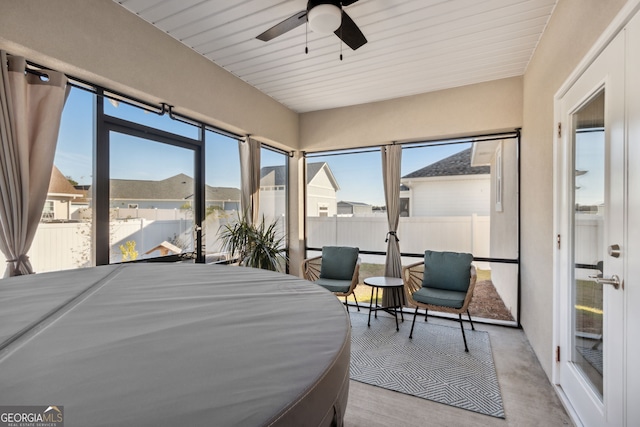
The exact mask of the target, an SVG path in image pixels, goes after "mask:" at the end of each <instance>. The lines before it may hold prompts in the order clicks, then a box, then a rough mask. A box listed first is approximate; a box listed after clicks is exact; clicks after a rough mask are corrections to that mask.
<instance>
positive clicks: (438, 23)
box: [114, 0, 557, 112]
mask: <svg viewBox="0 0 640 427" xmlns="http://www.w3.org/2000/svg"><path fill="white" fill-rule="evenodd" d="M114 1H116V2H117V3H120V4H121V5H122V6H124V7H125V8H127V9H128V10H130V11H131V12H133V13H136V14H137V15H139V16H140V17H141V18H143V19H144V20H146V21H148V22H150V23H152V24H153V25H155V26H156V27H157V28H159V29H161V30H162V31H165V32H167V33H168V34H170V35H171V36H173V37H174V38H176V39H177V40H179V41H181V42H182V43H184V44H185V45H186V46H188V47H190V48H192V49H193V50H195V51H196V52H199V53H200V54H202V55H204V56H205V57H207V58H209V59H210V60H211V61H213V62H214V63H216V64H218V65H219V66H221V67H223V68H224V69H226V70H227V71H229V72H231V73H233V74H234V75H236V76H238V77H239V78H241V79H242V80H244V81H246V82H247V83H249V84H250V85H252V86H254V87H256V88H258V89H259V90H261V91H262V92H264V93H266V94H267V95H269V96H271V97H273V98H274V99H276V100H277V101H279V102H281V103H282V104H284V105H286V106H288V107H289V108H291V109H292V110H294V111H297V112H308V111H316V110H324V109H328V108H336V107H343V106H348V105H355V104H363V103H367V102H373V101H381V100H386V99H392V98H398V97H401V96H408V95H414V94H419V93H425V92H431V91H435V90H440V89H446V88H451V87H457V86H464V85H468V84H473V83H479V82H484V81H490V80H495V79H501V78H506V77H513V76H519V75H522V74H524V72H525V70H526V68H527V65H528V63H529V60H530V58H531V56H532V55H533V52H534V50H535V48H536V45H537V43H538V41H539V39H540V36H541V34H542V32H543V31H544V29H545V26H546V24H547V22H548V20H549V17H550V15H551V12H552V11H553V8H554V6H555V4H556V1H557V0H359V1H358V2H357V3H355V4H353V5H351V6H348V7H346V8H345V11H346V12H347V13H348V14H349V16H351V18H352V19H353V20H354V21H355V22H356V24H358V26H359V27H360V29H361V30H362V32H363V33H364V35H365V37H366V38H367V39H368V43H367V44H365V45H364V46H362V47H361V48H360V49H358V50H356V51H352V50H351V49H349V48H348V47H347V46H346V45H344V46H343V47H342V54H343V56H344V59H343V60H342V61H340V49H341V42H340V40H339V39H338V38H337V37H336V36H335V35H333V34H331V35H320V34H316V33H313V32H311V31H309V32H308V34H307V36H306V37H307V39H308V43H307V44H308V47H309V53H308V54H305V33H306V25H301V26H299V27H298V28H296V29H294V30H292V31H290V32H288V33H286V34H284V35H282V36H280V37H277V38H275V39H273V40H271V41H269V42H263V41H260V40H257V39H256V38H255V37H256V36H257V35H258V34H260V33H262V32H263V31H265V30H266V29H268V28H270V27H271V26H273V25H275V24H277V23H278V22H280V21H282V20H284V19H286V18H288V17H289V16H291V15H293V14H294V13H296V12H299V11H301V10H304V9H305V8H306V3H307V2H306V0H234V1H229V0H114Z"/></svg>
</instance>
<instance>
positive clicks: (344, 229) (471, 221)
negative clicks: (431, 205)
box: [307, 215, 491, 257]
mask: <svg viewBox="0 0 640 427" xmlns="http://www.w3.org/2000/svg"><path fill="white" fill-rule="evenodd" d="M387 231H388V226H387V219H386V218H385V217H339V216H334V217H307V246H309V247H317V248H320V247H322V246H331V245H337V246H357V247H359V248H360V249H363V250H369V251H381V252H385V251H386V250H387V244H386V243H385V238H386V236H387ZM490 235H491V234H490V219H489V217H488V216H478V215H471V216H447V217H440V216H438V217H426V216H425V217H403V218H400V223H399V225H398V239H399V240H400V251H402V252H404V253H416V254H421V253H424V251H425V250H426V249H431V250H434V251H454V252H470V253H472V254H474V256H477V257H489V256H490V252H489V248H490V243H491V242H490Z"/></svg>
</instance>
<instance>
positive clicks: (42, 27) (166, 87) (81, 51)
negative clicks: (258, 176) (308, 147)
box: [0, 0, 298, 148]
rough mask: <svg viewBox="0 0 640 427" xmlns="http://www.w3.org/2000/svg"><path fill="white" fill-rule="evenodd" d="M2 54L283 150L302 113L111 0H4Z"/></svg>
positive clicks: (294, 141)
mask: <svg viewBox="0 0 640 427" xmlns="http://www.w3.org/2000/svg"><path fill="white" fill-rule="evenodd" d="M0 49H4V50H7V51H8V52H9V53H11V54H14V55H22V56H25V57H26V58H27V59H29V60H31V61H34V62H36V63H39V64H41V65H44V66H48V67H51V68H54V69H57V70H59V71H63V72H65V73H68V74H70V75H73V76H75V77H78V78H81V79H84V80H87V81H89V82H91V83H94V84H99V85H102V86H104V87H106V88H108V89H111V90H116V91H120V92H122V93H125V94H127V95H130V96H135V97H138V98H141V99H144V100H146V101H150V102H154V103H159V102H166V103H168V104H171V105H174V106H175V107H176V108H175V111H176V112H177V113H183V114H186V115H188V116H191V117H194V118H197V119H199V120H203V121H205V122H207V123H210V124H213V125H216V126H219V127H222V128H224V129H226V130H229V131H232V132H236V133H239V134H245V133H250V134H252V135H253V136H254V137H255V138H257V139H260V140H262V141H266V142H270V143H272V144H273V145H276V146H278V147H281V148H282V147H284V146H288V147H293V148H295V147H296V146H297V145H298V115H297V114H296V113H294V112H293V111H291V110H289V109H287V108H286V107H284V106H283V105H281V104H279V103H278V102H276V101H274V100H273V99H272V98H270V97H268V96H266V95H265V94H263V93H262V92H260V91H258V90H257V89H255V88H253V87H251V86H249V85H248V84H246V83H244V82H243V81H241V80H240V79H238V78H236V77H234V76H233V75H231V74H230V73H228V72H227V71H225V70H224V69H222V68H220V67H218V66H216V65H214V64H213V63H211V61H209V60H208V59H206V58H204V57H203V56H201V55H199V54H197V53H195V52H194V51H192V50H190V49H185V48H184V46H183V45H182V44H181V43H179V42H178V41H176V40H174V39H173V38H172V37H170V36H169V35H167V34H165V33H164V32H162V31H160V30H158V29H156V28H154V27H153V26H152V25H150V24H148V23H146V22H145V21H143V20H142V19H140V18H139V17H137V16H136V15H133V14H131V13H130V12H128V11H127V10H126V9H124V8H123V7H122V6H120V5H118V4H117V3H116V2H114V1H112V0H91V1H87V0H47V1H41V0H21V1H10V0H2V4H1V6H0Z"/></svg>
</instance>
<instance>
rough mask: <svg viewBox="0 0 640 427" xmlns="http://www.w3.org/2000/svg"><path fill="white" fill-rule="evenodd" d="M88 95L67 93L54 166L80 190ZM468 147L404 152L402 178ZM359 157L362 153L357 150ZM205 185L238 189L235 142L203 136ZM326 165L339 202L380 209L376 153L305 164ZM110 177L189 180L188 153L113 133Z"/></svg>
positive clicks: (87, 161) (139, 118)
mask: <svg viewBox="0 0 640 427" xmlns="http://www.w3.org/2000/svg"><path fill="white" fill-rule="evenodd" d="M93 99H94V98H93V94H91V93H89V92H86V91H83V90H80V89H75V88H74V89H72V91H71V94H70V95H69V98H68V99H67V103H66V105H65V110H64V113H63V116H62V123H61V127H60V134H59V138H58V147H57V150H56V157H55V165H56V166H57V167H58V169H60V171H61V172H62V173H63V174H64V175H65V176H70V177H71V178H73V179H74V180H76V181H78V183H80V184H91V180H92V167H93V166H92V162H93V160H92V158H93V155H92V152H93V132H94V130H93V127H94V126H93V117H94V100H93ZM105 113H107V114H110V115H113V116H116V117H120V118H124V119H127V120H130V121H133V122H137V123H142V124H145V125H148V126H152V127H156V128H159V129H162V130H165V131H169V132H172V133H177V134H180V135H184V136H187V137H191V138H194V139H197V138H198V129H197V128H196V127H195V126H191V125H188V124H184V123H181V122H177V121H175V120H172V119H171V118H170V117H169V116H168V115H164V116H160V115H157V114H154V113H147V112H144V111H143V110H141V109H138V108H135V107H131V106H129V105H126V104H122V103H120V104H119V105H118V106H117V107H116V106H114V105H112V104H111V103H109V102H106V103H105ZM468 146H469V145H468V144H460V145H444V146H434V147H428V148H412V149H405V150H403V158H402V175H405V174H408V173H410V172H413V171H414V170H417V169H420V168H422V167H424V166H427V165H428V164H431V163H433V162H435V161H438V160H440V159H443V158H445V157H447V156H450V155H451V154H454V153H456V152H458V151H460V150H462V149H464V148H467V147H468ZM358 151H362V150H358ZM205 153H206V182H207V184H209V185H212V186H220V187H236V188H238V187H239V186H240V174H239V160H238V147H237V143H236V141H235V140H234V139H231V138H228V137H225V136H222V135H219V134H216V133H214V132H207V135H206V150H205ZM283 161H284V159H283V156H282V155H281V154H278V153H274V152H271V151H269V150H262V165H263V166H273V165H278V164H283ZM316 161H326V162H327V163H329V166H330V168H331V170H332V171H333V174H334V175H335V177H336V179H337V181H338V184H339V185H340V190H339V192H338V194H337V198H338V200H348V201H355V202H365V203H369V204H372V205H384V194H383V185H382V165H381V159H380V150H378V149H374V150H373V151H371V152H366V153H355V154H341V155H333V156H322V157H313V158H310V159H309V162H316ZM110 163H111V166H110V167H111V171H110V172H111V176H112V178H116V179H140V180H143V179H144V180H160V179H165V178H168V177H170V176H174V175H176V174H178V173H185V174H187V175H189V176H193V175H194V173H193V163H194V158H193V153H192V152H191V151H190V150H187V149H184V148H179V147H174V146H169V145H166V144H160V143H157V142H153V141H149V140H144V139H140V138H135V137H132V136H128V135H123V134H118V133H112V135H111V161H110Z"/></svg>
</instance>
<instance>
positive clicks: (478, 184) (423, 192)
mask: <svg viewBox="0 0 640 427" xmlns="http://www.w3.org/2000/svg"><path fill="white" fill-rule="evenodd" d="M401 184H402V186H401V189H400V190H401V191H400V199H401V210H400V211H401V215H402V216H407V213H408V216H460V215H471V214H478V215H489V214H490V204H491V203H490V199H491V198H490V195H491V168H490V167H489V166H474V164H472V149H471V148H468V149H466V150H463V151H460V152H459V153H456V154H454V155H452V156H449V157H447V158H444V159H442V160H440V161H438V162H435V163H432V164H430V165H428V166H425V167H423V168H422V169H418V170H416V171H414V172H411V173H409V174H407V175H405V176H403V177H402V179H401ZM407 210H408V212H407Z"/></svg>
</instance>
